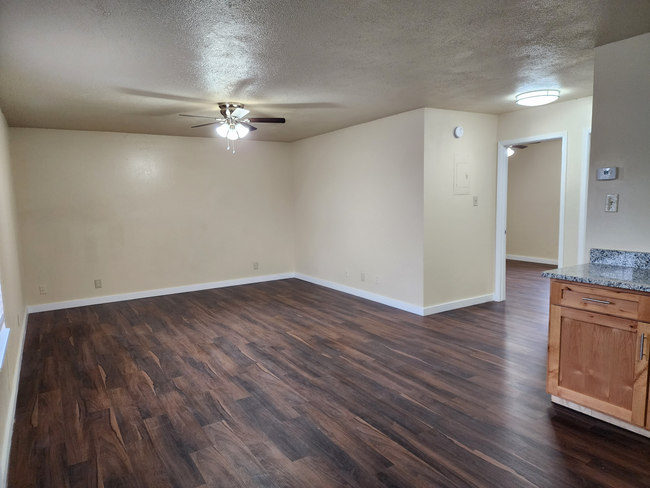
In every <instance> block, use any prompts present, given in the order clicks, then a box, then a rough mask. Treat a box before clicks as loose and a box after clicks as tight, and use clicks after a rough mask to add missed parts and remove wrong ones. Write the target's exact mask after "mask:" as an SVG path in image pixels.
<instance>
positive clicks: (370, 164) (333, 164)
mask: <svg viewBox="0 0 650 488" xmlns="http://www.w3.org/2000/svg"><path fill="white" fill-rule="evenodd" d="M423 130H424V110H415V111H413V112H407V113H403V114H400V115H395V116H392V117H387V118H384V119H380V120H375V121H374V122H369V123H367V124H361V125H357V126H354V127H349V128H347V129H342V130H339V131H336V132H331V133H329V134H324V135H320V136H316V137H312V138H309V139H305V140H302V141H299V142H296V143H294V144H293V164H294V175H293V177H294V192H295V216H296V220H295V230H296V237H295V239H296V241H295V242H296V246H295V247H296V272H298V273H302V274H305V275H308V276H311V277H313V278H317V279H321V280H326V281H329V282H332V283H336V284H339V285H344V286H349V287H353V288H357V289H359V290H363V291H365V292H369V293H375V294H378V295H382V296H384V297H388V298H391V299H394V300H399V301H402V302H406V303H407V304H412V305H416V306H420V307H421V306H422V303H423V291H422V289H423V273H422V266H423V188H422V177H423V176H422V172H423V168H422V161H423V146H422V138H423ZM346 269H347V270H349V277H346V276H345V270H346ZM362 272H363V273H365V275H366V281H365V282H362V281H361V279H360V274H361V273H362ZM375 277H379V283H375Z"/></svg>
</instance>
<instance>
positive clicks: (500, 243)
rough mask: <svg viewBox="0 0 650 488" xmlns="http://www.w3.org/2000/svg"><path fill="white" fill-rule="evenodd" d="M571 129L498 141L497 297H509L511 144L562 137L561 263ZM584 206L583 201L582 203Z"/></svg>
mask: <svg viewBox="0 0 650 488" xmlns="http://www.w3.org/2000/svg"><path fill="white" fill-rule="evenodd" d="M568 137H569V136H568V132H566V131H564V132H554V133H552V134H543V135H538V136H530V137H522V138H520V139H510V140H507V141H499V142H498V143H497V208H496V255H495V260H494V301H495V302H501V301H503V300H505V299H506V230H507V221H508V154H507V150H508V147H510V146H514V145H518V144H530V143H533V142H546V141H557V140H561V141H562V167H561V169H560V235H559V239H558V241H559V242H558V253H557V263H558V268H561V267H562V265H563V262H564V207H565V204H566V166H567V149H568V144H567V143H568ZM581 206H582V203H581Z"/></svg>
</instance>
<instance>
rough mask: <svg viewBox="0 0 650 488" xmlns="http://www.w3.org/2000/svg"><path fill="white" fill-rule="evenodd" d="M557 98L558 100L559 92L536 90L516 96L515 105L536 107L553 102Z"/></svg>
mask: <svg viewBox="0 0 650 488" xmlns="http://www.w3.org/2000/svg"><path fill="white" fill-rule="evenodd" d="M558 98H560V90H537V91H531V92H526V93H520V94H519V95H517V104H518V105H524V106H526V107H538V106H540V105H546V104H547V103H551V102H554V101H555V100H557V99H558Z"/></svg>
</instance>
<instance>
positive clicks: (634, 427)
mask: <svg viewBox="0 0 650 488" xmlns="http://www.w3.org/2000/svg"><path fill="white" fill-rule="evenodd" d="M551 401H552V402H553V403H557V404H558V405H562V406H563V407H567V408H570V409H571V410H575V411H576V412H580V413H584V414H585V415H589V416H590V417H594V418H596V419H598V420H602V421H603V422H607V423H608V424H612V425H616V426H617V427H620V428H621V429H625V430H629V431H630V432H634V433H635V434H639V435H642V436H644V437H650V431H648V430H645V429H643V428H641V427H639V426H638V425H633V424H629V423H627V422H625V421H623V420H620V419H617V418H615V417H611V416H609V415H607V414H604V413H600V412H598V411H596V410H592V409H591V408H587V407H583V406H582V405H578V404H577V403H573V402H570V401H569V400H565V399H564V398H560V397H557V396H555V395H551Z"/></svg>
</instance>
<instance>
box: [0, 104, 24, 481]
mask: <svg viewBox="0 0 650 488" xmlns="http://www.w3.org/2000/svg"><path fill="white" fill-rule="evenodd" d="M15 215H16V214H15V201H14V190H13V185H12V178H11V166H10V163H9V147H8V140H7V125H6V123H5V119H4V116H3V115H2V113H1V112H0V282H1V283H2V299H3V303H4V311H5V323H6V326H7V327H9V328H10V330H11V332H10V334H9V344H8V347H7V355H6V357H5V359H4V366H3V368H2V370H0V486H4V484H5V480H6V476H7V465H6V463H7V462H8V457H9V443H10V440H11V430H12V427H13V415H14V412H13V407H14V403H13V400H14V398H15V396H14V395H15V394H16V390H17V389H18V377H17V375H18V371H19V367H20V365H19V361H20V350H21V349H22V336H23V321H24V319H25V303H24V301H23V295H22V291H21V284H20V267H19V252H18V242H17V237H16V236H17V230H16V218H15Z"/></svg>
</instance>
